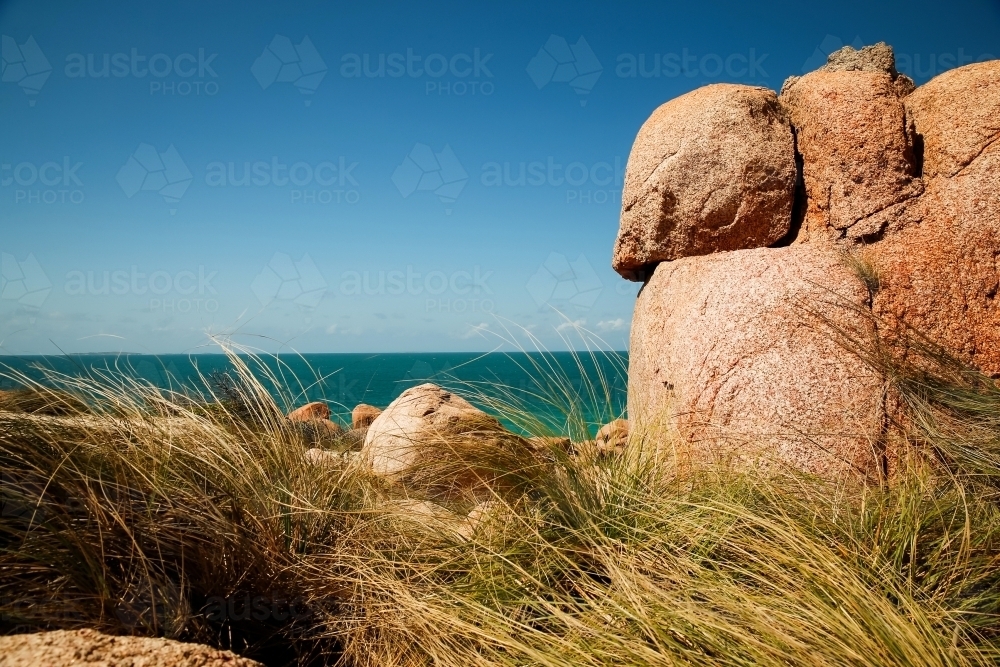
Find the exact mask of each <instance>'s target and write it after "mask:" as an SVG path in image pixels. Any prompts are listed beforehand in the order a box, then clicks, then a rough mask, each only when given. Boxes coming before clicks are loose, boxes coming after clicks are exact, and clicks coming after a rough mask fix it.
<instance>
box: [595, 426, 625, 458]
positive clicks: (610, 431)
mask: <svg viewBox="0 0 1000 667" xmlns="http://www.w3.org/2000/svg"><path fill="white" fill-rule="evenodd" d="M595 440H596V441H597V442H596V445H597V449H598V450H600V451H601V452H606V453H619V452H623V451H625V446H626V445H628V420H627V419H615V420H614V421H611V422H608V423H607V424H605V425H604V426H602V427H601V428H600V429H598V431H597V437H596V438H595Z"/></svg>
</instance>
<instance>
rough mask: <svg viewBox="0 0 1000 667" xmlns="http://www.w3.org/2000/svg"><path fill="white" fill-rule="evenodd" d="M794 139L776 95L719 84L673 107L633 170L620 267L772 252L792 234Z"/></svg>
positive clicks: (649, 131)
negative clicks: (723, 254) (750, 250)
mask: <svg viewBox="0 0 1000 667" xmlns="http://www.w3.org/2000/svg"><path fill="white" fill-rule="evenodd" d="M795 177H796V168H795V155H794V147H793V138H792V131H791V128H790V127H789V124H788V120H787V118H786V116H785V113H784V111H783V110H782V108H781V107H780V105H779V104H778V101H777V97H776V95H775V93H774V92H773V91H771V90H767V89H766V88H758V87H752V86H740V85H733V84H715V85H711V86H706V87H704V88H699V89H697V90H695V91H692V92H690V93H688V94H686V95H682V96H681V97H678V98H676V99H674V100H671V101H670V102H667V103H666V104H664V105H663V106H661V107H660V108H658V109H657V110H656V111H654V112H653V115H652V116H651V117H650V118H649V120H647V121H646V122H645V123H644V124H643V126H642V128H641V129H640V130H639V135H638V136H637V137H636V140H635V144H634V145H633V147H632V152H631V153H630V154H629V159H628V165H627V167H626V170H625V184H624V190H623V192H622V215H621V227H620V228H619V232H618V239H617V241H616V242H615V250H614V257H613V259H612V267H613V268H614V269H615V271H617V272H618V273H620V274H622V275H623V276H625V277H626V278H630V279H641V273H642V270H643V269H644V268H646V267H649V266H651V265H654V264H655V263H657V262H661V261H664V260H673V259H678V258H680V257H688V256H692V255H706V254H709V253H712V252H717V251H720V250H736V249H739V248H758V247H762V246H768V245H771V244H773V243H775V242H776V241H778V240H779V239H781V238H782V237H783V236H785V234H786V233H788V230H789V227H790V226H791V220H792V217H791V216H792V201H793V196H794V190H795Z"/></svg>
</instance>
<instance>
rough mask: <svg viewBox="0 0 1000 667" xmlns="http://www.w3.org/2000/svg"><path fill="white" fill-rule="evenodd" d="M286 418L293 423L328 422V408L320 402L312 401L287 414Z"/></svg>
mask: <svg viewBox="0 0 1000 667" xmlns="http://www.w3.org/2000/svg"><path fill="white" fill-rule="evenodd" d="M288 418H289V419H290V420H292V421H293V422H308V421H319V420H329V419H330V408H329V407H328V406H327V404H326V403H323V402H322V401H314V402H313V403H306V404H305V405H303V406H302V407H301V408H296V409H295V410H292V411H291V412H289V413H288Z"/></svg>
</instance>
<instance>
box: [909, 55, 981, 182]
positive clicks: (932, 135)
mask: <svg viewBox="0 0 1000 667" xmlns="http://www.w3.org/2000/svg"><path fill="white" fill-rule="evenodd" d="M904 104H905V106H906V115H907V117H908V118H909V119H910V120H911V121H912V122H913V125H914V128H915V130H916V133H917V136H918V137H919V140H920V141H921V142H922V144H923V174H924V177H929V178H933V177H936V176H945V177H951V176H954V175H956V174H958V173H959V172H960V171H961V170H962V169H963V168H965V167H967V166H968V165H969V164H970V163H971V162H972V161H973V160H974V159H976V158H977V157H978V156H979V155H980V154H982V153H983V150H984V149H985V148H986V147H987V146H988V145H990V144H992V143H993V142H995V141H996V140H997V137H998V136H1000V62H998V61H996V60H991V61H988V62H983V63H975V64H972V65H966V66H965V67H959V68H958V69H953V70H950V71H948V72H945V73H944V74H941V75H940V76H936V77H934V78H933V79H931V80H930V81H928V82H927V83H925V84H924V85H922V86H920V88H917V90H916V91H915V92H914V93H913V94H912V95H910V96H909V97H907V98H906V99H905V100H904Z"/></svg>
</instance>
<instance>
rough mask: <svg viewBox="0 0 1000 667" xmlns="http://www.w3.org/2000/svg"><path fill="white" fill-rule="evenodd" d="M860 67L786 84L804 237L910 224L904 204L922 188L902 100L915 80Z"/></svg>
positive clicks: (871, 232) (854, 235) (857, 234)
mask: <svg viewBox="0 0 1000 667" xmlns="http://www.w3.org/2000/svg"><path fill="white" fill-rule="evenodd" d="M848 48H850V47H848ZM851 51H853V49H851ZM854 53H855V54H857V53H858V52H854ZM880 55H881V54H880ZM889 55H890V56H891V51H890V52H889ZM857 67H858V68H857V69H845V68H841V67H830V68H827V67H823V68H820V69H819V70H817V71H815V72H810V73H809V74H806V75H805V76H803V77H800V78H798V79H796V80H794V81H790V82H787V83H786V84H785V86H784V88H783V89H782V91H781V96H780V97H779V100H780V102H781V104H782V106H783V107H785V109H787V110H788V115H789V118H790V119H791V122H792V126H793V127H794V128H795V137H796V150H797V151H798V152H799V154H800V155H801V158H802V161H803V167H802V175H803V178H804V186H805V194H806V203H805V209H804V211H803V213H804V219H803V220H801V221H797V222H798V223H800V224H801V227H802V228H801V230H800V231H799V235H798V239H797V240H799V241H806V240H811V241H817V240H818V241H820V242H828V241H829V240H830V239H836V238H843V237H845V236H846V237H847V238H850V239H856V240H861V239H865V240H873V239H875V238H876V237H877V236H878V235H879V234H882V233H884V232H885V231H886V229H888V228H889V227H890V226H891V227H893V228H901V227H903V226H905V224H907V222H908V220H909V219H908V218H907V216H906V215H905V214H906V211H905V210H904V209H903V208H902V207H901V206H900V205H901V204H904V203H905V202H908V201H909V200H911V199H913V198H914V197H916V196H918V195H919V194H920V193H921V192H922V190H923V185H922V183H921V181H920V179H919V178H918V173H917V160H916V157H915V154H914V151H913V140H914V137H913V136H912V134H911V133H908V132H907V124H906V118H905V109H904V106H903V101H902V99H901V94H902V93H904V92H906V91H908V89H909V87H908V86H906V85H901V84H900V83H898V82H899V81H900V80H901V78H902V77H900V76H899V75H896V74H895V67H892V68H891V69H890V71H878V67H877V66H875V65H871V66H867V67H862V66H861V65H860V64H859V65H857Z"/></svg>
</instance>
